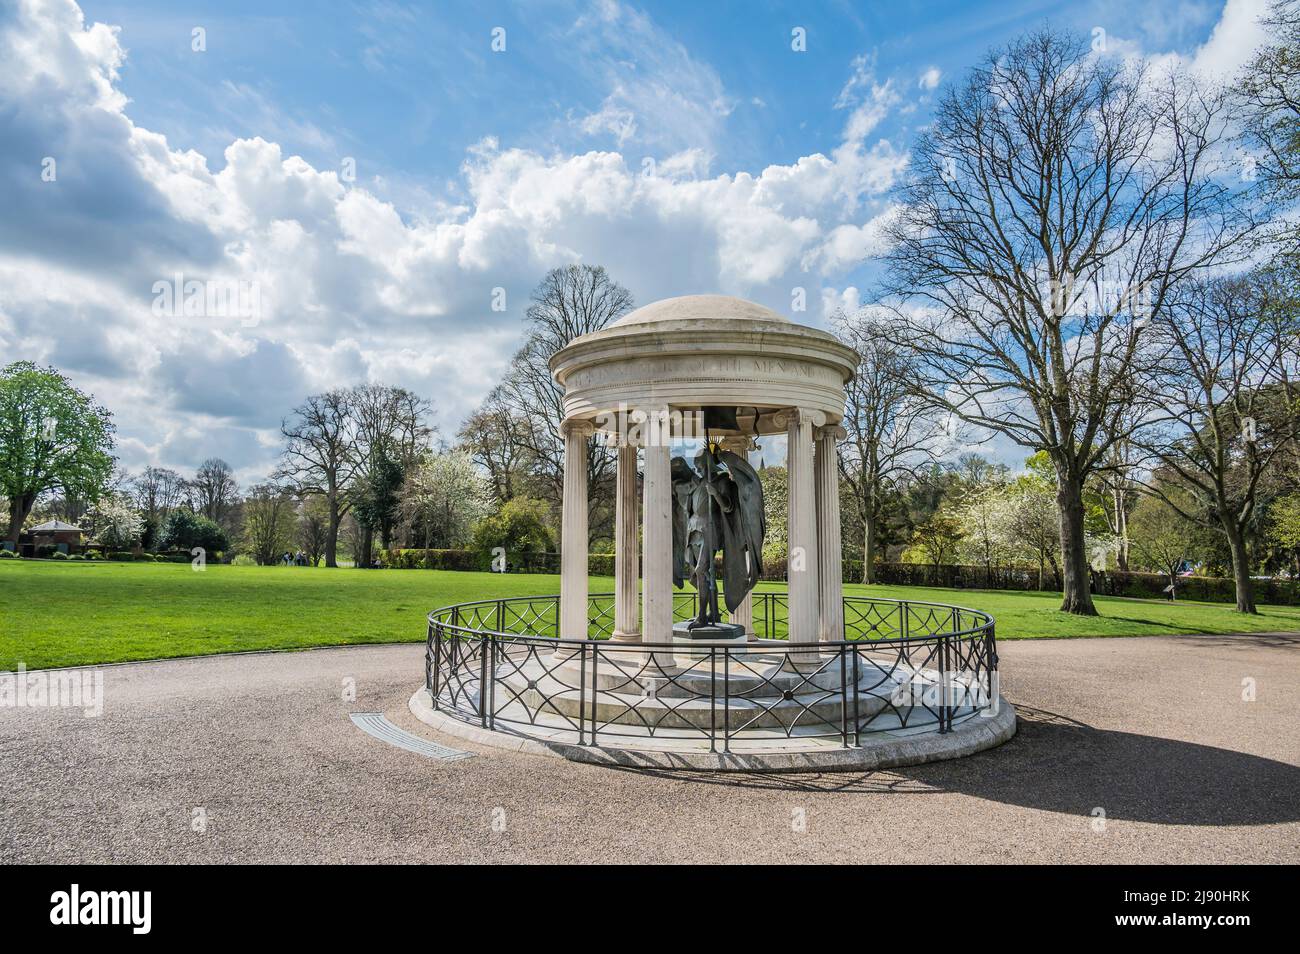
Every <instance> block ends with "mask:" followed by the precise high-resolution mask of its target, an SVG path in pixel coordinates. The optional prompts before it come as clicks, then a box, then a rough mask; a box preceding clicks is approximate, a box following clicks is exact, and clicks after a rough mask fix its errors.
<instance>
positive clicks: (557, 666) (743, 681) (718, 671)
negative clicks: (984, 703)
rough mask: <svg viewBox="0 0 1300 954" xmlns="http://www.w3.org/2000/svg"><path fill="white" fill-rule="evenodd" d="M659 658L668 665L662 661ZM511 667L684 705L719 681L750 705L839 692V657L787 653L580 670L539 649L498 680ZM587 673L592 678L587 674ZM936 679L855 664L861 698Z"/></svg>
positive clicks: (655, 660) (619, 656)
mask: <svg viewBox="0 0 1300 954" xmlns="http://www.w3.org/2000/svg"><path fill="white" fill-rule="evenodd" d="M665 659H670V660H671V661H670V662H665V661H664V660H665ZM516 668H517V669H519V670H521V671H522V673H523V675H524V676H525V677H526V678H530V679H533V680H538V679H541V678H544V677H550V678H552V679H554V680H555V681H556V682H557V683H560V684H562V685H561V686H557V687H556V688H562V687H563V686H564V685H567V686H577V685H578V684H579V683H580V682H581V683H582V684H584V685H585V686H586V687H587V689H588V691H590V689H591V687H592V685H593V684H594V685H595V687H596V689H598V690H601V691H609V692H620V693H631V694H634V695H638V696H639V695H641V694H643V693H644V692H645V691H646V690H648V689H651V688H653V690H654V692H655V694H656V695H658V696H660V697H664V698H682V699H686V698H696V697H700V696H705V697H707V696H708V695H709V694H710V686H711V685H715V687H716V692H717V693H718V694H719V695H723V694H724V693H723V689H722V687H723V684H724V682H725V683H726V684H728V685H730V687H731V692H730V694H731V695H732V696H739V695H743V696H747V697H750V698H755V699H757V698H763V699H777V698H780V697H782V696H784V695H785V694H786V693H787V692H794V693H796V694H798V693H817V692H824V691H828V690H829V691H835V692H838V691H839V688H840V679H841V677H840V661H839V657H838V655H834V654H830V655H825V656H819V657H816V661H814V662H812V663H807V664H801V663H797V662H795V661H794V660H793V659H792V658H791V656H790V655H789V654H787V653H773V652H766V653H764V652H761V651H757V650H750V651H749V652H748V653H745V654H733V655H732V657H731V659H730V660H729V661H728V662H726V663H724V661H723V659H722V658H721V657H717V659H716V663H715V662H713V661H711V660H710V659H709V658H707V657H705V658H702V659H698V660H691V659H689V658H685V659H684V658H682V657H681V656H679V655H675V654H674V655H672V656H670V655H669V654H668V653H666V652H665V653H654V654H652V653H650V652H647V651H642V650H638V651H627V650H618V651H614V652H606V651H604V650H602V651H601V652H600V654H599V655H598V656H592V655H588V657H587V659H586V665H585V668H584V666H583V664H582V663H581V662H580V661H579V660H578V657H576V656H572V657H570V658H568V659H564V660H557V659H556V658H555V657H553V656H551V655H549V654H547V653H546V652H545V651H544V649H543V650H539V651H538V652H536V653H525V654H522V656H521V654H514V655H513V656H512V662H511V663H509V664H502V665H501V666H500V667H499V668H498V675H499V676H501V675H507V674H511V672H512V670H514V669H516ZM593 668H594V670H595V672H593V671H592V670H593ZM845 675H846V676H848V677H849V684H850V686H852V681H853V680H852V676H853V659H852V657H851V656H850V657H846V659H845ZM938 675H939V674H938V671H937V670H934V669H914V668H907V667H904V666H901V665H899V664H898V660H897V657H896V656H894V655H890V656H886V657H884V658H873V657H869V656H866V655H862V656H860V657H859V659H858V679H857V683H858V689H859V692H866V691H870V692H874V693H876V694H877V695H888V694H890V693H891V692H892V691H893V690H894V688H895V687H897V686H898V685H900V684H902V683H904V682H906V681H908V680H911V681H912V682H914V683H919V684H922V685H930V684H934V683H935V682H937V680H938Z"/></svg>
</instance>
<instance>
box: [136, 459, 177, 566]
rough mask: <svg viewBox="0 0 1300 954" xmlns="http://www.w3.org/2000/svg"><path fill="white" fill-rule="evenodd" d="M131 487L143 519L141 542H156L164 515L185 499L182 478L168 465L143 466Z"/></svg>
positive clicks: (147, 544)
mask: <svg viewBox="0 0 1300 954" xmlns="http://www.w3.org/2000/svg"><path fill="white" fill-rule="evenodd" d="M131 488H132V490H133V492H134V495H135V502H136V506H138V507H139V508H140V510H141V512H142V514H143V516H144V519H145V528H146V529H145V536H144V540H143V543H144V545H145V546H149V547H153V546H157V545H158V537H159V534H160V531H161V530H162V525H163V522H164V521H165V520H166V519H167V515H168V514H169V513H171V512H172V511H173V510H174V509H176V507H177V506H179V505H180V504H181V503H183V502H184V500H185V478H184V477H182V476H181V475H180V474H178V473H177V472H176V471H174V470H172V469H171V468H169V467H146V468H145V469H144V471H143V472H142V473H141V474H140V476H138V477H136V478H135V479H134V480H133V481H132V482H131Z"/></svg>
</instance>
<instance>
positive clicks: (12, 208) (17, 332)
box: [0, 0, 906, 480]
mask: <svg viewBox="0 0 1300 954" xmlns="http://www.w3.org/2000/svg"><path fill="white" fill-rule="evenodd" d="M600 15H601V16H604V17H606V18H607V20H605V21H601V23H599V24H597V28H598V29H600V30H608V31H610V35H614V33H618V35H620V36H624V37H625V38H627V39H626V40H625V41H626V42H629V43H631V42H634V41H635V39H636V37H637V36H638V35H640V36H642V37H645V36H649V35H652V32H651V31H653V29H654V27H653V24H651V23H650V22H649V21H648V20H647V19H645V18H644V16H643V15H641V14H635V13H630V12H628V11H626V10H625V9H623V8H621V7H615V6H612V5H611V6H608V7H604V8H601V12H600ZM128 41H129V38H128V37H123V36H120V35H119V33H118V31H117V30H116V29H115V28H112V27H109V26H105V25H103V24H87V23H86V21H85V19H84V17H83V15H82V12H81V10H80V9H79V8H78V7H77V6H76V5H75V3H73V2H72V0H39V2H38V0H21V2H19V3H17V4H16V5H14V6H10V7H6V11H5V12H4V13H0V182H2V183H3V186H2V187H3V189H4V194H5V195H6V200H7V208H6V211H5V215H4V216H3V217H0V353H3V355H4V357H5V359H6V360H12V359H16V358H19V357H24V358H31V359H34V360H38V361H47V362H51V363H54V364H56V365H58V366H59V367H61V368H63V369H64V370H65V371H67V372H68V373H70V374H71V375H73V377H74V378H75V379H76V380H77V381H78V383H79V384H81V385H82V386H84V387H87V388H89V389H91V390H93V391H94V392H95V393H96V395H97V397H98V398H99V399H100V400H101V401H103V402H104V403H106V404H108V405H109V406H110V407H111V408H113V409H114V410H115V412H116V414H117V420H118V424H119V435H120V439H121V452H122V456H123V462H124V464H126V465H127V466H129V467H132V468H137V467H140V466H142V465H143V464H145V463H162V464H166V465H169V466H175V467H179V468H190V467H193V466H194V465H195V464H197V463H198V462H199V461H200V460H201V459H202V458H203V457H205V456H208V455H209V454H210V453H213V452H218V453H223V454H225V455H227V456H229V457H230V459H231V460H232V463H234V464H235V465H236V466H237V467H238V468H239V469H240V476H241V478H242V479H244V480H251V479H260V478H262V477H264V476H265V474H266V473H267V472H269V470H270V469H271V467H272V466H273V463H274V458H275V454H276V450H277V446H278V440H277V427H278V425H279V422H280V419H281V418H282V417H283V416H284V415H285V414H286V413H288V412H289V410H290V409H291V408H292V407H293V406H294V405H295V404H297V403H298V402H299V401H301V399H302V398H303V397H304V396H305V394H307V393H308V392H310V391H311V390H314V389H320V388H325V387H330V386H339V385H348V384H353V383H356V382H359V381H362V380H367V379H370V380H383V381H386V382H389V383H394V384H402V385H405V386H408V387H411V388H413V389H415V390H417V391H419V392H420V393H422V394H425V395H428V396H431V397H432V398H434V400H435V403H436V404H437V406H438V409H439V413H440V423H441V425H442V427H443V429H444V431H447V430H453V429H454V427H455V425H456V423H457V422H458V421H459V420H460V419H461V417H463V415H464V414H465V413H466V412H467V411H468V410H469V409H470V408H471V407H473V405H474V404H475V403H477V401H478V400H480V399H481V398H482V396H483V395H484V394H485V393H486V391H487V390H488V389H489V388H490V387H491V386H492V384H493V383H494V382H495V381H496V380H497V378H498V376H499V374H500V372H501V371H502V369H503V367H504V365H505V363H506V361H507V360H508V358H509V356H510V354H511V353H512V351H513V349H514V348H515V347H516V345H517V341H518V337H519V332H520V318H521V316H522V312H523V309H524V307H525V306H526V304H527V297H528V293H529V291H530V290H531V289H532V287H533V286H534V285H535V284H536V282H537V280H538V279H539V278H540V277H541V275H542V274H543V273H544V272H545V270H546V269H548V268H551V267H554V266H557V265H561V264H565V263H569V262H593V263H599V264H603V265H605V266H606V267H607V268H609V269H610V271H611V273H612V274H613V275H615V276H616V277H617V278H618V279H619V280H620V281H622V282H624V283H625V284H627V285H628V286H629V287H630V288H631V289H632V291H633V292H634V294H635V295H636V297H637V299H638V300H639V301H643V302H644V301H649V300H653V299H655V298H658V297H662V296H667V295H674V294H682V293H685V292H690V291H701V292H703V291H718V292H724V293H732V294H741V295H746V296H748V297H753V298H756V299H758V300H760V301H766V302H767V303H769V304H772V305H774V306H776V307H778V308H781V307H788V304H789V301H790V290H791V288H792V287H794V286H796V285H798V286H811V287H813V288H820V287H821V284H822V283H823V280H826V279H828V278H830V277H832V276H834V275H835V273H837V272H839V271H842V270H845V269H849V268H852V267H854V266H855V265H857V264H859V262H858V261H857V260H856V259H858V258H860V257H861V256H862V255H864V254H868V253H869V252H870V250H871V248H872V243H873V241H874V236H875V229H876V227H875V226H874V225H873V219H874V216H875V214H876V213H877V212H879V207H880V203H881V200H882V195H883V193H884V192H885V191H886V190H887V189H888V188H889V187H890V186H891V185H892V184H893V183H894V182H895V181H896V179H897V177H898V176H899V175H900V174H901V173H902V171H903V170H904V169H905V166H906V155H905V154H904V153H903V152H902V151H901V150H898V149H896V148H895V147H893V146H892V145H891V144H890V143H888V142H885V141H875V142H871V141H869V138H868V136H869V133H870V132H871V130H872V129H873V128H874V127H875V126H876V124H877V123H878V122H879V116H880V115H881V113H880V111H881V110H882V109H883V110H887V109H888V108H889V107H890V105H891V104H892V103H893V102H894V101H895V99H896V97H895V94H894V93H893V90H892V86H891V85H890V84H889V83H888V82H886V83H883V84H882V83H878V82H875V81H874V80H872V81H870V82H868V81H867V79H866V77H867V72H866V71H867V70H869V66H868V64H867V62H866V61H865V60H864V61H863V62H862V63H861V64H856V65H855V70H859V71H862V72H861V76H860V77H858V74H857V73H855V77H858V78H856V79H851V80H850V83H849V84H848V85H847V86H846V89H845V91H844V92H843V93H842V94H841V97H840V100H841V101H842V104H843V106H844V108H846V109H848V110H849V113H850V115H849V117H848V118H847V119H846V122H845V125H844V133H843V136H842V137H841V141H840V142H839V143H838V144H836V145H835V147H834V148H833V149H831V150H830V154H829V155H827V154H822V153H813V154H811V155H807V156H804V157H802V158H800V159H798V160H796V161H794V162H793V163H790V164H788V165H781V164H777V165H771V166H768V167H767V168H764V169H762V170H761V171H758V172H755V173H749V172H736V173H728V174H718V175H713V176H712V177H709V169H710V165H711V163H712V161H713V158H712V152H711V151H710V150H709V149H708V148H707V147H704V146H700V145H698V143H699V142H700V137H695V138H693V139H692V140H691V141H692V142H693V143H695V144H694V145H691V146H683V147H682V148H679V149H675V150H667V149H666V150H665V151H664V152H663V153H662V157H663V158H661V159H660V160H659V161H658V162H657V163H656V164H655V166H654V167H653V168H650V169H647V168H645V167H644V166H643V164H642V161H641V159H640V158H639V156H636V157H633V158H629V157H626V156H625V155H624V154H623V153H622V152H620V151H616V150H615V149H611V148H601V149H593V150H591V151H587V152H581V153H578V154H565V153H563V152H556V153H549V154H543V153H542V152H539V151H537V150H534V149H521V148H515V147H511V146H508V145H503V144H502V143H500V142H498V141H496V140H494V139H485V140H483V141H481V142H478V143H475V144H473V145H472V146H471V147H470V148H469V149H467V151H466V155H465V159H464V163H463V166H462V169H461V183H460V184H461V187H462V190H463V193H464V197H465V198H464V201H463V202H459V203H457V204H445V205H441V206H439V207H438V208H437V209H436V214H433V215H429V214H427V212H426V214H422V215H418V216H417V215H412V214H408V213H404V211H403V210H402V209H401V208H399V207H398V206H397V205H394V204H393V202H392V201H388V200H385V199H383V198H380V197H379V195H377V194H376V192H374V191H371V190H369V189H367V188H364V187H362V186H361V185H360V184H354V183H349V182H344V181H342V180H341V179H340V177H339V175H338V174H337V173H336V172H335V171H333V170H322V169H318V168H315V167H313V166H312V165H311V164H310V163H308V162H307V161H305V160H304V159H302V158H301V157H299V156H294V155H286V154H285V153H284V151H283V150H282V149H281V147H280V146H279V145H278V144H277V143H276V142H274V141H272V140H271V139H267V138H258V137H254V138H247V139H237V140H235V141H233V142H231V143H230V144H229V145H228V146H227V147H226V148H225V150H224V154H223V155H222V156H220V157H212V158H210V157H208V156H205V155H202V154H200V153H199V152H196V151H193V150H181V149H177V148H175V147H173V146H172V145H171V144H169V143H168V141H167V139H166V138H165V137H164V136H162V135H160V134H158V133H156V132H154V131H151V130H149V129H146V128H143V127H141V126H138V125H136V124H135V123H134V122H133V121H132V119H131V118H130V106H129V103H128V101H127V99H126V97H125V96H124V95H123V94H122V93H121V91H120V88H119V85H118V73H119V70H120V68H121V66H122V64H123V62H124V61H125V57H126V56H127V53H126V48H125V47H126V44H127V42H128ZM656 55H657V56H658V57H659V60H658V61H657V63H658V65H657V66H655V68H653V69H648V70H643V71H642V74H643V75H642V76H641V77H639V79H644V78H645V76H649V77H651V78H650V79H649V80H648V81H646V82H647V85H644V86H640V87H637V86H636V85H635V84H634V83H632V82H630V81H629V82H624V83H623V85H622V86H620V85H618V84H617V83H615V85H613V86H612V87H611V89H612V90H613V91H612V92H611V93H610V97H609V98H607V100H606V103H607V105H610V106H611V107H612V109H613V110H614V112H611V113H610V115H611V116H614V115H616V112H617V110H618V109H626V110H627V111H628V113H629V114H630V115H632V116H634V117H638V118H639V117H641V116H645V115H648V114H649V111H650V109H651V107H652V106H654V107H656V108H659V107H662V109H664V110H666V111H669V112H671V111H673V110H675V109H677V108H678V107H680V106H681V104H682V102H684V101H685V100H687V99H689V100H690V101H691V102H693V103H696V104H703V105H702V106H701V107H700V108H701V109H702V110H703V112H699V111H697V112H695V113H691V114H688V115H686V116H685V117H683V122H685V123H686V124H691V123H697V124H698V123H703V124H704V125H705V126H706V127H707V128H706V129H705V132H706V133H709V132H710V130H717V129H720V128H721V127H720V125H715V126H710V125H709V124H710V123H714V122H717V123H721V122H722V120H723V119H725V116H726V115H727V112H728V111H729V110H730V108H731V107H730V101H729V100H728V99H727V97H726V94H725V92H723V91H722V89H721V85H720V84H718V83H716V82H715V80H716V76H712V75H711V71H708V70H707V69H706V68H703V67H699V68H697V69H695V70H694V71H693V72H690V71H687V72H689V73H690V75H687V76H686V77H685V80H684V82H678V84H677V86H676V87H675V89H676V90H677V91H678V92H679V93H680V92H681V91H682V90H686V92H685V93H681V97H682V98H681V99H677V100H675V99H673V98H672V97H669V100H668V101H667V102H666V103H658V104H656V103H655V102H654V100H655V98H656V96H658V95H659V94H660V93H662V92H663V90H662V89H660V87H659V86H657V85H656V83H657V81H656V80H654V79H653V77H654V76H656V75H659V74H665V75H666V74H670V73H673V72H674V71H678V72H680V71H683V70H686V66H687V64H686V60H685V59H683V57H685V55H686V54H685V52H684V50H681V49H680V48H675V47H674V48H660V49H659V51H658V53H657V54H656ZM653 65H654V64H652V66H653ZM680 79H681V78H680V77H679V80H680ZM236 91H237V92H239V93H240V95H242V96H245V97H247V99H248V101H249V103H250V106H255V107H256V109H257V110H258V111H261V112H264V113H265V115H266V116H267V117H268V119H267V121H268V123H269V124H271V125H274V123H273V122H272V120H273V119H274V116H273V113H272V106H271V104H269V103H266V102H264V101H262V100H260V99H259V98H258V94H257V93H256V91H255V90H254V89H253V88H252V87H246V88H245V87H241V88H239V89H238V90H236ZM602 109H603V107H602ZM662 120H663V116H654V117H653V121H652V122H648V123H647V128H651V127H653V128H656V129H661V128H664V127H665V123H664V122H663V121H662ZM322 135H324V134H322ZM630 135H631V134H630ZM704 138H705V139H706V140H707V138H708V137H707V136H705V137H704ZM615 139H617V137H615ZM670 140H671V135H666V138H663V139H661V140H660V144H661V145H664V146H667V145H669V144H670ZM611 145H617V142H616V141H615V142H614V143H611ZM46 156H48V157H51V158H52V159H53V160H54V163H55V165H54V168H55V170H56V174H55V176H54V178H53V181H44V180H43V178H42V174H41V173H42V165H41V162H40V160H41V158H42V157H46ZM212 159H216V161H215V162H213V161H212ZM214 169H217V170H219V171H214ZM191 283H194V284H197V285H198V286H199V287H201V288H211V287H214V286H224V287H238V288H246V289H255V290H256V291H257V296H256V298H257V309H256V314H245V313H242V312H240V313H235V314H222V313H213V312H210V311H205V310H204V307H203V306H202V305H199V306H198V307H196V308H195V309H193V310H190V309H188V308H186V307H182V305H181V304H180V303H181V302H182V301H183V300H185V299H186V289H187V288H189V287H190V285H191ZM160 285H161V287H164V288H166V289H167V290H168V293H169V295H171V296H172V297H173V298H174V299H175V300H176V302H177V305H176V307H165V308H164V307H159V305H158V293H157V291H156V289H157V288H159V287H160ZM497 288H501V289H504V290H505V292H506V299H507V303H508V309H507V311H506V312H504V313H500V312H494V311H492V310H491V303H492V301H493V293H494V290H495V289H497ZM200 301H202V296H200Z"/></svg>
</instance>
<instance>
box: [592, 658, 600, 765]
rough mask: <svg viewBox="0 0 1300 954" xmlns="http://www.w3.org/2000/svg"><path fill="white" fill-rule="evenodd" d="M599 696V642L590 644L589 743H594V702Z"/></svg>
mask: <svg viewBox="0 0 1300 954" xmlns="http://www.w3.org/2000/svg"><path fill="white" fill-rule="evenodd" d="M599 696H600V643H596V642H593V643H592V644H591V744H592V745H595V744H596V720H597V718H598V716H597V713H596V702H597V700H598V698H599Z"/></svg>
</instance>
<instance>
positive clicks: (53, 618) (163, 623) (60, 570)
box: [0, 561, 1300, 670]
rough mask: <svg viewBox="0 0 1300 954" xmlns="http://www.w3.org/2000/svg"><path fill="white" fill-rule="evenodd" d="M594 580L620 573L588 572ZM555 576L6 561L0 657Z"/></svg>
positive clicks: (1116, 621) (219, 638)
mask: <svg viewBox="0 0 1300 954" xmlns="http://www.w3.org/2000/svg"><path fill="white" fill-rule="evenodd" d="M591 587H592V592H593V593H598V592H610V591H611V590H612V589H613V580H611V579H609V578H608V577H604V578H593V579H592V581H591ZM558 590H559V579H558V578H557V577H554V576H542V575H521V576H497V575H493V574H489V573H453V572H443V571H436V570H381V571H373V570H372V571H366V570H347V569H339V570H324V569H316V570H312V569H306V568H301V567H236V566H211V567H209V568H208V569H207V570H206V571H205V572H202V573H196V572H194V571H193V570H192V569H191V568H190V566H189V565H188V564H152V563H81V562H75V563H54V562H45V561H3V562H0V670H3V669H12V668H13V667H15V666H16V665H17V664H18V663H19V662H22V663H24V664H25V665H26V666H27V667H28V668H29V669H37V668H44V667H50V666H69V665H80V664H88V663H102V662H119V661H123V660H132V659H154V658H158V657H164V656H193V655H200V654H203V653H220V652H235V651H239V650H250V649H295V648H302V647H307V646H320V645H333V644H353V643H382V642H394V641H401V640H421V639H423V638H424V632H425V623H424V617H425V615H426V614H427V613H428V612H429V610H431V609H435V608H437V607H439V606H444V605H447V604H449V603H460V602H465V601H467V600H474V599H488V598H495V597H498V596H525V595H540V594H547V593H555V592H558ZM845 591H846V592H849V593H869V594H871V595H876V596H884V597H892V598H906V599H914V600H930V601H935V602H941V603H943V602H947V603H956V604H959V605H962V606H969V607H973V608H975V609H982V610H985V611H987V612H989V613H992V614H993V615H994V617H995V618H996V619H997V625H998V636H999V637H1000V638H1003V639H1020V638H1033V637H1039V636H1131V635H1153V634H1160V633H1226V632H1240V631H1246V630H1300V608H1297V607H1278V606H1269V607H1265V608H1264V609H1263V610H1262V612H1261V613H1260V615H1259V616H1255V617H1243V616H1239V615H1237V614H1236V613H1234V612H1233V611H1232V610H1231V608H1230V607H1228V606H1226V605H1223V604H1217V603H1177V604H1173V605H1171V604H1168V603H1164V602H1158V601H1149V600H1128V599H1099V600H1098V603H1099V606H1100V609H1101V612H1102V613H1103V615H1102V616H1100V617H1097V618H1092V619H1082V618H1077V617H1068V616H1065V615H1064V614H1061V613H1058V612H1057V611H1056V606H1057V604H1058V602H1059V599H1060V598H1059V597H1058V596H1056V595H1054V594H1051V593H1019V592H1005V591H987V590H939V589H928V588H922V587H897V586H875V587H864V586H857V585H851V586H846V587H845Z"/></svg>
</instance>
